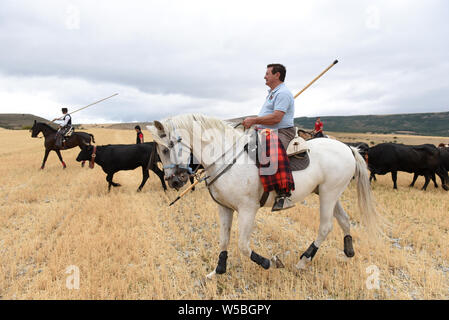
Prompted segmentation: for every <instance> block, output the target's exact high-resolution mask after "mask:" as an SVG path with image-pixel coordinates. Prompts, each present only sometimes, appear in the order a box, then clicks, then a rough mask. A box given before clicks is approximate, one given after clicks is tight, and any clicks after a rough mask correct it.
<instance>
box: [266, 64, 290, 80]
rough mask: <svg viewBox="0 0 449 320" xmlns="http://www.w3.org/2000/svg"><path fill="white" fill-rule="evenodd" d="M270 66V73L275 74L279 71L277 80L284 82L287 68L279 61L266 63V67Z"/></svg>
mask: <svg viewBox="0 0 449 320" xmlns="http://www.w3.org/2000/svg"><path fill="white" fill-rule="evenodd" d="M271 67H272V68H273V69H271V74H276V73H277V72H279V73H280V75H279V80H280V81H282V82H284V80H285V75H286V73H287V69H285V67H284V66H283V65H282V64H279V63H271V64H269V65H267V69H268V68H271Z"/></svg>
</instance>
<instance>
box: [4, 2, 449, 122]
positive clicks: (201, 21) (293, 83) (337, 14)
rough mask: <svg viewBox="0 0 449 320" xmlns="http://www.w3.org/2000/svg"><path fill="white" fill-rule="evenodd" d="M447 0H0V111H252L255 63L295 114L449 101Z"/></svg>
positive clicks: (111, 117) (415, 107) (103, 117)
mask: <svg viewBox="0 0 449 320" xmlns="http://www.w3.org/2000/svg"><path fill="white" fill-rule="evenodd" d="M448 39H449V1H446V0H442V1H436V0H435V1H432V0H430V1H420V0H416V1H411V0H407V1H405V0H404V1H402V0H386V1H360V0H354V1H349V0H348V1H345V0H342V1H333V0H332V1H324V0H318V1H298V0H294V1H293V0H292V1H282V0H277V1H261V0H258V1H243V0H239V1H234V0H227V1H213V0H208V1H194V0H189V1H169V0H164V1H163V0H161V1H132V0H127V1H112V0H108V1H75V0H72V1H64V0H61V1H53V0H52V1H45V0H39V1H36V0H33V1H23V0H11V1H8V0H1V2H0V113H32V114H35V115H38V116H42V117H44V118H47V119H53V118H54V117H56V116H60V115H61V111H60V109H61V107H68V108H69V112H70V111H73V110H75V109H78V108H81V107H83V106H85V105H87V104H89V103H91V102H94V101H96V100H99V99H102V98H104V97H107V96H110V95H112V94H114V93H119V95H118V96H116V97H114V98H111V99H109V100H106V101H104V102H102V103H100V104H98V105H95V106H92V107H90V108H88V109H86V110H83V111H80V112H79V113H76V114H74V115H73V119H74V122H75V123H105V122H129V121H152V120H155V119H162V118H164V117H167V116H170V115H176V114H181V113H191V112H198V113H204V114H207V115H212V116H217V117H220V118H234V117H240V116H244V115H248V114H257V113H258V112H259V110H260V108H261V106H262V104H263V102H264V100H265V97H266V94H267V89H268V87H267V86H265V81H264V79H263V77H264V75H265V71H266V65H267V64H268V63H282V64H284V65H285V66H286V67H287V77H286V81H285V83H286V85H287V87H288V88H289V89H290V90H291V91H292V93H293V94H295V93H297V92H298V91H299V90H300V89H302V88H303V87H304V86H305V85H307V84H308V83H309V82H310V81H311V80H312V79H313V78H315V77H316V76H317V75H318V74H319V73H320V72H321V71H322V70H324V69H325V68H326V67H327V66H329V65H330V64H331V63H332V62H333V61H334V60H335V59H338V60H339V63H338V64H337V65H335V66H334V67H333V68H332V69H331V70H330V71H329V72H328V73H326V74H325V75H324V76H323V77H322V78H320V79H319V80H318V81H317V82H316V83H315V84H313V85H312V86H311V87H310V88H309V89H307V90H306V91H305V92H304V93H303V94H302V95H300V96H299V97H298V98H297V99H296V100H295V116H296V117H301V116H318V115H321V116H327V115H357V114H391V113H414V112H442V111H449V103H448V101H449V41H448Z"/></svg>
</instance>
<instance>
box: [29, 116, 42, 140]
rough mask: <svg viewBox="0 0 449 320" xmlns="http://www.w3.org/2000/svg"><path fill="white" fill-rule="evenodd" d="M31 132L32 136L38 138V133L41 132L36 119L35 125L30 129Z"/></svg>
mask: <svg viewBox="0 0 449 320" xmlns="http://www.w3.org/2000/svg"><path fill="white" fill-rule="evenodd" d="M30 132H31V137H32V138H37V135H38V134H39V132H41V129H40V127H39V124H38V123H37V122H36V120H34V123H33V126H32V127H31V129H30Z"/></svg>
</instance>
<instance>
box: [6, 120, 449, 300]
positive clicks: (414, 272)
mask: <svg viewBox="0 0 449 320" xmlns="http://www.w3.org/2000/svg"><path fill="white" fill-rule="evenodd" d="M87 131H89V132H90V133H93V134H94V135H95V139H96V141H97V144H98V145H102V144H109V143H133V142H134V141H135V132H134V131H132V130H129V131H127V130H113V129H107V128H99V127H93V126H92V127H89V128H88V130H87ZM144 133H145V138H146V140H147V141H148V140H149V133H148V131H145V132H144ZM331 134H333V135H337V136H338V137H340V138H341V139H342V140H344V141H351V140H348V139H354V140H353V141H355V140H361V141H366V142H368V143H369V142H370V141H374V142H375V143H379V142H382V141H383V140H385V141H393V140H397V142H404V143H411V144H419V143H423V142H430V143H436V144H437V143H439V142H443V141H448V140H449V139H447V138H446V139H443V138H435V137H427V138H426V137H419V138H417V137H412V136H399V135H396V136H393V135H391V136H388V135H385V136H381V135H355V134H336V133H331ZM394 137H396V138H394ZM346 138H348V139H346ZM442 139H443V141H440V140H442ZM0 146H1V148H0V163H1V167H0V299H448V298H449V250H448V243H449V233H448V232H449V219H448V215H449V193H447V192H445V191H444V190H442V189H441V188H438V189H435V188H434V187H433V184H430V185H429V187H428V190H427V191H426V192H424V191H421V190H420V188H421V186H422V184H423V178H422V177H420V178H419V179H418V182H417V183H416V185H415V187H414V188H409V187H408V184H409V183H410V182H411V179H412V175H410V174H406V173H400V174H399V175H398V187H399V189H398V190H397V191H394V190H393V188H392V182H391V177H390V175H389V174H388V175H386V176H378V181H377V182H375V183H373V192H374V195H375V198H376V200H377V205H378V209H379V211H380V213H381V214H382V215H383V216H384V217H385V219H386V220H387V221H388V222H390V224H391V229H390V230H387V231H386V233H387V235H388V238H385V239H381V240H378V241H372V242H370V241H368V239H367V237H366V232H365V230H364V229H363V227H361V226H360V225H359V212H358V209H357V204H356V192H355V185H354V184H351V185H350V187H349V188H348V189H347V190H346V191H345V193H344V194H343V197H342V204H343V206H344V208H345V209H346V211H347V212H348V214H349V215H350V217H351V223H352V226H353V228H352V233H353V238H354V248H355V251H356V255H355V257H354V258H352V259H351V260H347V259H346V258H345V257H344V254H343V234H342V231H341V229H340V228H339V226H338V224H337V223H336V222H335V224H334V230H333V231H332V232H331V234H330V235H329V237H328V239H327V240H326V241H325V242H324V243H323V245H322V247H321V248H320V250H319V251H318V253H317V255H316V256H315V259H314V260H313V262H312V263H311V264H310V266H309V268H308V269H306V270H304V271H301V272H299V271H297V270H296V268H295V264H296V263H297V261H298V259H299V257H300V255H301V254H302V252H303V251H304V250H305V249H307V247H308V246H309V245H310V243H311V242H312V241H313V240H314V239H315V237H316V234H317V230H318V224H319V212H318V197H317V196H316V195H310V196H309V197H308V198H306V201H305V202H304V203H302V204H297V205H296V207H295V208H292V209H289V210H286V211H281V212H279V213H271V212H270V210H269V208H264V209H262V210H260V211H259V213H258V216H257V218H256V219H257V221H256V227H255V229H254V232H253V237H252V248H254V250H256V251H257V252H258V253H259V254H261V255H264V256H271V255H273V254H278V255H279V257H280V258H281V260H282V261H283V262H284V264H285V268H283V269H271V270H268V271H266V270H264V269H262V268H261V267H259V266H258V265H256V264H255V263H253V262H251V261H250V260H249V259H248V258H246V257H243V256H242V255H241V254H240V252H239V250H238V246H237V227H238V221H237V219H234V225H233V229H232V233H231V244H230V247H229V259H228V272H227V273H226V274H225V275H223V276H220V277H218V278H216V279H214V280H211V281H207V282H205V281H204V276H205V275H206V274H207V273H209V272H211V271H212V270H213V269H214V268H215V266H216V263H217V260H218V254H219V252H218V250H219V249H218V231H219V225H218V214H217V210H216V204H215V203H214V202H213V201H212V200H211V198H210V196H209V194H208V192H207V190H206V189H205V187H204V186H201V187H199V188H197V190H196V191H194V192H192V193H191V194H189V195H188V196H187V197H185V198H183V199H182V200H181V201H178V202H177V203H176V204H175V205H173V206H171V207H168V203H169V202H170V201H171V200H173V199H174V198H175V197H176V195H177V193H176V192H175V191H174V190H169V191H168V192H167V193H164V192H163V190H162V188H161V185H160V181H159V179H158V178H157V177H156V176H155V175H154V174H153V173H152V172H151V173H150V179H149V180H148V182H147V184H146V185H145V187H144V188H143V191H142V192H141V193H137V192H136V189H137V187H138V185H139V183H140V180H141V170H139V169H137V170H135V171H126V172H125V171H122V172H119V173H118V174H116V175H115V181H116V182H119V183H121V184H122V187H119V188H115V189H113V190H112V191H111V192H110V193H108V192H107V183H106V180H105V174H104V173H103V171H102V170H101V168H100V167H98V166H95V169H93V170H91V169H89V168H87V166H86V167H85V168H81V167H80V164H79V163H77V162H76V161H75V158H76V156H77V154H78V151H79V149H72V150H67V151H63V152H62V154H63V157H64V160H65V162H66V163H67V169H65V170H63V169H62V166H61V164H60V163H59V160H58V158H57V156H56V154H55V153H53V152H52V153H51V154H50V156H49V159H48V161H47V166H46V168H45V170H43V171H41V170H39V167H40V165H41V161H42V158H43V154H44V148H43V139H32V138H31V136H30V133H29V132H28V131H10V130H5V129H0ZM70 266H76V267H77V268H79V279H80V281H79V289H77V288H72V289H69V288H68V287H67V280H68V277H71V276H72V275H73V273H72V271H71V269H69V270H68V269H67V268H68V267H70ZM372 266H376V267H377V268H378V276H379V280H380V282H379V284H380V285H379V288H378V289H376V288H373V287H372V286H367V282H368V284H369V283H372V282H370V279H372V278H370V277H372V276H373V275H374V276H375V274H376V272H374V273H373V270H375V268H376V267H372ZM373 268H374V269H373ZM66 271H69V273H66ZM70 279H71V278H70ZM69 284H70V283H69Z"/></svg>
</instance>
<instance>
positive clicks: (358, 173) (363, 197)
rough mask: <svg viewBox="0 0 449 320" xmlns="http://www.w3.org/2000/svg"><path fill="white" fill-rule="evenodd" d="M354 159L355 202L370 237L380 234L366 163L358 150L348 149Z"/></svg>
mask: <svg viewBox="0 0 449 320" xmlns="http://www.w3.org/2000/svg"><path fill="white" fill-rule="evenodd" d="M350 148H351V151H352V154H353V155H354V158H355V163H356V165H355V173H354V177H355V178H356V180H357V200H358V205H359V209H360V212H361V219H362V222H363V224H364V225H365V226H366V227H367V228H368V231H369V232H370V233H371V234H372V235H379V234H382V230H381V229H380V225H379V224H380V222H381V221H380V219H381V217H380V216H379V214H378V212H377V210H376V206H375V201H374V196H373V193H372V191H371V186H370V183H369V173H368V168H367V166H366V162H365V160H364V159H363V157H362V156H361V155H360V153H359V152H358V148H355V147H350Z"/></svg>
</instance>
